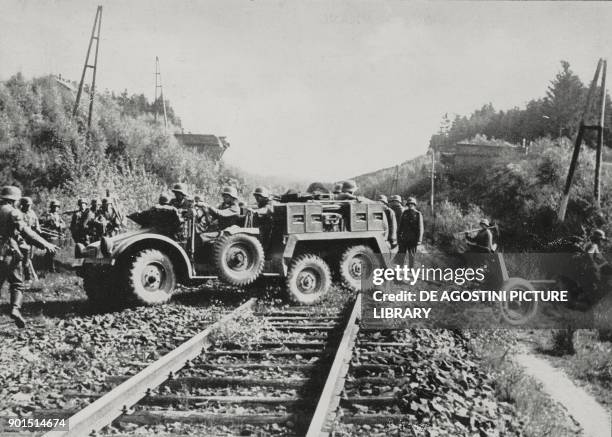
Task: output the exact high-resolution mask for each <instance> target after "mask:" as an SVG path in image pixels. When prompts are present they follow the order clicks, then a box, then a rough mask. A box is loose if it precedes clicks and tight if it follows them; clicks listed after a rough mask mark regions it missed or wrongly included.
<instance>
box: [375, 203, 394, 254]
mask: <svg viewBox="0 0 612 437" xmlns="http://www.w3.org/2000/svg"><path fill="white" fill-rule="evenodd" d="M376 201H377V202H379V203H381V204H382V206H383V212H384V213H385V219H386V220H383V223H384V224H383V225H384V227H385V239H386V240H387V242H388V243H389V246H390V247H391V248H392V249H394V248H395V247H396V246H397V221H396V219H395V213H394V212H393V210H392V209H391V208H389V206H388V205H387V196H385V195H384V194H379V195H378V196H377V197H376Z"/></svg>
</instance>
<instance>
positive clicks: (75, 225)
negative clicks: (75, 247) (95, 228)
mask: <svg viewBox="0 0 612 437" xmlns="http://www.w3.org/2000/svg"><path fill="white" fill-rule="evenodd" d="M93 219H94V214H93V212H92V211H91V209H89V208H87V201H86V200H85V199H83V198H81V199H79V200H77V210H76V211H74V212H73V213H72V219H71V220H70V233H71V234H72V239H73V240H74V242H75V243H81V244H84V245H85V246H87V245H88V244H89V229H90V224H91V222H92V221H93Z"/></svg>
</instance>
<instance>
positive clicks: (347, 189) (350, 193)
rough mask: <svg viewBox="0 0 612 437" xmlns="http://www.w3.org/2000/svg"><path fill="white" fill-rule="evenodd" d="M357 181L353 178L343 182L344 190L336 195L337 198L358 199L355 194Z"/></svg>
mask: <svg viewBox="0 0 612 437" xmlns="http://www.w3.org/2000/svg"><path fill="white" fill-rule="evenodd" d="M355 191H357V183H356V182H355V181H353V180H348V181H344V182H342V192H341V193H339V194H336V195H335V196H334V199H335V200H357V196H356V195H355Z"/></svg>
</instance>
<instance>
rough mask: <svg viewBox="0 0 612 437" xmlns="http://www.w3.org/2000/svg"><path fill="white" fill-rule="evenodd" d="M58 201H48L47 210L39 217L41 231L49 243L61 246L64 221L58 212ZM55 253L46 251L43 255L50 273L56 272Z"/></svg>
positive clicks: (64, 227) (64, 226)
mask: <svg viewBox="0 0 612 437" xmlns="http://www.w3.org/2000/svg"><path fill="white" fill-rule="evenodd" d="M59 207H60V203H59V202H58V201H57V200H55V199H53V200H51V201H50V202H49V211H48V212H46V213H45V214H44V215H43V216H42V218H41V220H40V221H41V233H42V235H44V236H46V237H47V239H48V240H49V241H51V243H53V244H55V245H57V246H61V245H62V243H63V239H64V231H65V230H66V223H65V222H64V219H63V218H62V215H61V214H60V213H59V212H58V209H59ZM54 258H55V253H51V252H47V254H46V255H45V265H46V267H47V271H48V272H50V273H55V272H57V269H56V268H55V259H54Z"/></svg>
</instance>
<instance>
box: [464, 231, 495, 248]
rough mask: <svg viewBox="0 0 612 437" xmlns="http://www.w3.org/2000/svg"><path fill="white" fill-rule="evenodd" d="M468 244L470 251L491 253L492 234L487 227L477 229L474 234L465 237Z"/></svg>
mask: <svg viewBox="0 0 612 437" xmlns="http://www.w3.org/2000/svg"><path fill="white" fill-rule="evenodd" d="M465 239H466V240H467V241H469V242H470V243H471V244H470V249H471V250H470V251H471V252H477V253H491V252H493V234H492V233H491V231H489V230H488V229H481V230H479V231H478V233H477V234H476V236H474V237H470V236H469V235H467V236H466V237H465Z"/></svg>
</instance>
